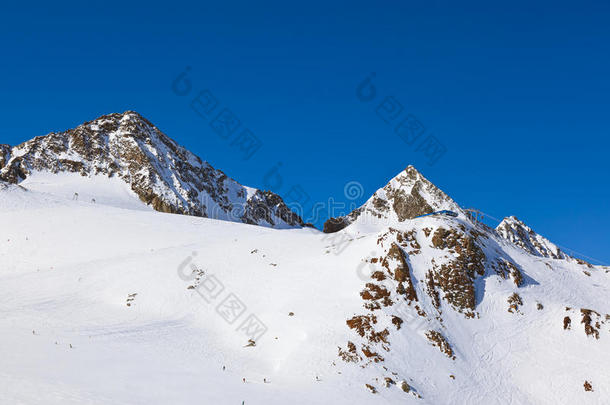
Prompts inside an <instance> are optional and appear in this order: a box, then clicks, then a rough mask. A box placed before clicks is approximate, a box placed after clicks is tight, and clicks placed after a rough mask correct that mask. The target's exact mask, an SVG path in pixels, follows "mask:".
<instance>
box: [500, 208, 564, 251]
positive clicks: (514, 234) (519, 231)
mask: <svg viewBox="0 0 610 405" xmlns="http://www.w3.org/2000/svg"><path fill="white" fill-rule="evenodd" d="M496 231H497V232H498V233H499V234H500V235H501V236H502V237H503V238H504V239H507V240H508V241H510V242H511V243H513V244H515V245H517V246H519V247H520V248H522V249H523V250H525V251H526V252H528V253H529V254H532V255H534V256H540V257H548V258H551V259H568V258H569V257H570V256H568V255H566V254H565V253H564V252H562V251H561V249H559V247H557V246H556V245H555V244H554V243H552V242H551V241H550V240H548V239H547V238H545V237H543V236H541V235H538V234H537V233H536V232H534V231H533V230H532V228H530V227H529V226H527V225H526V224H524V223H523V222H522V221H520V220H519V219H517V218H516V217H514V216H511V217H506V218H504V220H502V222H501V223H500V224H499V225H498V226H497V227H496Z"/></svg>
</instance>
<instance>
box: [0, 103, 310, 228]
mask: <svg viewBox="0 0 610 405" xmlns="http://www.w3.org/2000/svg"><path fill="white" fill-rule="evenodd" d="M34 172H51V173H60V172H72V173H79V174H81V175H82V176H94V175H102V176H107V177H115V176H116V177H118V178H120V179H121V180H123V181H124V182H125V183H127V184H129V186H130V188H131V189H132V190H133V191H134V192H135V193H136V194H137V195H138V197H139V198H140V199H141V200H142V201H143V202H144V203H146V204H148V205H150V206H152V207H153V208H154V209H156V210H157V211H162V212H171V213H179V214H187V215H196V216H205V217H210V218H217V219H224V220H230V221H237V222H245V223H249V224H257V225H264V226H271V227H280V228H285V227H295V226H302V225H303V221H302V220H301V218H300V217H299V216H298V215H297V214H295V213H294V212H292V211H291V210H290V209H288V207H287V206H286V205H285V204H284V202H283V200H282V199H281V198H280V197H279V196H278V195H276V194H274V193H272V192H269V191H261V190H257V189H254V188H250V187H245V186H242V185H241V184H239V183H237V182H236V181H235V180H233V179H231V178H229V177H227V175H225V174H224V173H223V172H222V171H220V170H217V169H214V168H213V167H212V166H211V165H210V164H208V163H207V162H204V161H202V160H201V159H200V158H199V157H197V156H195V155H194V154H193V153H191V152H189V151H188V150H186V149H185V148H183V147H182V146H179V145H178V144H177V143H176V142H174V141H173V140H172V139H170V138H169V137H168V136H166V135H165V134H164V133H162V132H161V131H160V130H159V129H158V128H157V127H156V126H154V125H153V124H152V123H151V122H150V121H148V120H147V119H145V118H144V117H142V116H141V115H140V114H138V113H136V112H134V111H126V112H124V113H122V114H117V113H114V114H108V115H104V116H101V117H99V118H97V119H95V120H93V121H89V122H86V123H84V124H82V125H80V126H78V127H77V128H74V129H70V130H68V131H63V132H52V133H50V134H48V135H45V136H39V137H36V138H34V139H32V140H30V141H27V142H24V143H22V144H21V145H18V146H16V147H14V148H11V147H9V146H7V145H0V180H3V181H7V182H9V183H16V184H17V183H20V182H21V181H23V180H24V179H26V178H27V177H28V176H29V175H30V174H32V173H34Z"/></svg>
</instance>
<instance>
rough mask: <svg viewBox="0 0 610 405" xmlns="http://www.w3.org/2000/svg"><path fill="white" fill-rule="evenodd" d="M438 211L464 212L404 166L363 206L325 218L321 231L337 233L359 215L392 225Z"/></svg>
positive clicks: (430, 184) (425, 180)
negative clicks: (347, 212)
mask: <svg viewBox="0 0 610 405" xmlns="http://www.w3.org/2000/svg"><path fill="white" fill-rule="evenodd" d="M439 210H449V211H454V212H456V213H461V214H464V213H463V211H462V210H461V209H460V207H459V206H458V204H456V203H455V201H453V200H452V199H451V198H450V197H449V196H448V195H447V194H445V193H444V192H443V191H441V190H440V189H439V188H438V187H436V186H435V185H434V184H432V183H431V182H430V181H429V180H428V179H426V178H425V177H424V176H423V175H422V174H421V173H420V172H418V171H417V169H415V167H413V166H408V167H407V168H406V169H405V170H403V171H402V172H400V173H399V174H398V175H397V176H396V177H394V178H393V179H392V180H390V182H389V183H388V184H386V185H385V187H383V188H380V189H379V190H377V191H376V192H375V194H373V196H372V197H371V198H369V199H368V200H367V202H366V203H364V205H362V206H361V207H359V208H357V209H355V210H354V211H352V212H351V213H350V214H348V215H346V216H341V217H336V218H331V219H329V220H328V221H326V223H325V224H324V232H328V233H331V232H337V231H339V230H341V229H343V228H345V227H346V226H348V225H350V224H351V223H353V222H355V221H357V220H363V218H367V219H369V220H371V221H372V222H382V223H384V224H386V225H392V224H396V223H400V222H404V221H405V220H408V219H413V218H415V217H417V216H419V215H424V214H429V213H431V212H434V211H439Z"/></svg>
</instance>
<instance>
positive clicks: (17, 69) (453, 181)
mask: <svg viewBox="0 0 610 405" xmlns="http://www.w3.org/2000/svg"><path fill="white" fill-rule="evenodd" d="M89 3H90V2H78V3H75V4H69V5H67V4H66V3H64V4H66V5H60V4H58V3H55V2H53V3H46V4H36V3H27V4H26V5H17V2H11V4H4V5H3V10H2V13H1V14H0V23H1V24H0V34H1V35H0V44H1V45H2V64H1V65H0V88H1V90H2V93H1V94H2V96H1V98H0V103H1V104H0V111H1V114H2V119H1V120H0V142H2V143H9V144H13V145H14V144H17V143H20V142H22V141H25V140H27V139H30V138H32V137H34V136H36V135H43V134H46V133H48V132H50V131H56V130H64V129H68V128H71V127H74V126H76V125H78V124H80V123H82V122H83V121H86V120H90V119H93V118H95V117H97V116H99V115H102V114H106V113H110V112H122V111H125V110H136V111H138V112H140V113H141V114H142V115H144V116H145V117H147V118H148V119H150V120H151V121H152V122H153V123H155V124H156V125H157V126H158V127H159V128H161V130H163V131H164V132H165V133H166V134H168V135H169V136H170V137H172V138H174V139H175V140H177V141H178V142H179V143H181V144H182V145H184V146H186V147H187V148H189V149H190V150H192V151H193V152H195V153H196V154H198V155H199V156H201V157H202V158H203V159H206V160H208V161H209V162H210V163H211V164H212V165H214V166H215V167H217V168H220V169H222V170H224V171H225V172H226V173H227V174H228V175H230V176H231V177H233V178H235V179H236V180H238V181H239V182H241V183H243V184H247V185H252V186H255V187H263V188H264V187H265V185H266V184H265V174H266V173H268V171H269V170H270V169H271V168H272V167H273V166H274V165H276V164H277V163H281V166H280V173H281V175H282V179H283V184H282V185H280V186H279V188H278V189H276V190H274V191H276V192H278V193H279V194H281V195H286V194H287V193H288V192H289V189H290V188H291V187H292V186H294V185H299V186H301V187H302V189H303V190H305V191H306V192H307V193H308V194H309V196H310V198H311V200H310V201H318V200H319V201H326V200H327V199H328V198H329V197H332V198H334V199H336V200H337V201H347V202H349V200H347V199H346V198H345V196H344V192H343V188H344V185H345V184H346V183H347V182H349V181H358V182H360V183H361V184H362V185H363V187H364V192H365V195H363V196H362V197H361V198H359V199H358V200H357V202H358V203H361V202H363V201H364V200H366V198H367V197H368V196H369V195H370V194H371V193H373V192H374V191H375V190H376V189H377V188H379V187H382V186H383V185H384V184H385V183H386V181H387V180H388V179H390V178H391V177H393V176H394V175H396V174H397V173H398V172H399V171H400V170H402V169H403V168H404V167H406V166H407V165H408V164H413V165H415V166H416V167H417V168H418V169H419V170H420V171H422V172H423V173H424V175H426V176H427V177H428V178H430V179H431V180H432V181H433V182H434V183H436V184H437V185H438V186H439V187H441V188H442V189H443V190H444V191H446V192H447V193H448V194H449V195H451V196H452V197H453V198H454V199H455V200H456V201H457V202H458V203H460V204H461V205H463V206H473V207H477V208H479V209H481V210H482V211H484V212H487V213H488V214H491V215H493V216H495V217H500V218H501V217H503V216H507V215H516V216H518V217H519V218H521V219H522V220H524V221H525V222H526V223H528V224H530V225H531V226H532V227H533V228H534V229H535V230H537V231H538V232H539V233H541V234H543V235H545V236H547V237H549V238H550V239H551V240H553V241H555V242H556V243H558V244H560V245H564V246H568V247H571V248H573V249H575V250H577V251H579V252H582V253H585V254H587V255H590V256H593V257H596V258H598V259H600V260H602V261H605V262H610V249H609V246H610V232H609V230H610V209H609V208H610V204H609V201H610V187H609V185H610V180H609V174H610V170H609V169H608V167H609V165H608V157H609V156H608V147H609V146H610V137H609V129H608V128H609V123H608V117H609V111H610V109H609V107H610V99H609V94H610V75H609V72H610V24H609V23H608V21H610V3H608V2H603V1H598V2H587V1H585V2H576V3H575V2H569V3H568V2H561V1H560V2H557V1H553V2H531V1H528V2H504V3H502V4H501V5H500V3H497V2H476V3H474V2H459V3H456V2H435V1H426V2H412V1H395V2H389V1H388V2H370V1H367V2H354V1H350V2H345V3H339V2H329V1H326V2H322V3H315V2H311V1H309V2H304V3H298V4H297V3H293V2H277V3H259V2H243V3H241V2H240V3H233V2H231V3H229V2H222V1H214V2H198V3H192V4H186V3H179V2H169V3H168V2H164V3H163V5H156V4H155V3H151V2H146V3H141V4H140V5H128V4H125V3H112V2H100V3H99V4H89ZM186 66H190V67H191V70H190V72H189V79H190V80H191V84H192V90H191V94H189V95H187V96H178V95H176V94H175V93H174V92H173V91H172V81H173V79H174V78H175V77H176V76H177V75H179V74H180V73H181V72H182V71H183V70H184V68H185V67H186ZM371 72H374V73H375V77H374V81H373V83H374V85H375V87H376V89H377V94H376V98H375V99H374V100H373V101H370V102H363V101H361V100H360V99H358V98H357V97H356V88H357V86H358V84H359V83H360V82H361V81H362V80H363V79H364V78H366V77H367V76H368V75H369V74H370V73H371ZM204 89H209V90H210V92H211V93H212V94H213V95H214V96H215V97H216V98H217V99H218V102H219V106H218V108H219V109H220V108H229V109H230V110H231V111H233V113H234V114H235V116H236V117H237V118H238V119H239V120H240V121H241V125H242V128H248V129H250V130H251V131H252V133H253V134H255V136H256V137H257V138H258V139H259V140H260V141H261V142H262V147H261V148H260V149H259V150H258V151H257V153H256V154H255V155H253V156H252V158H250V159H248V160H243V159H242V156H241V154H240V152H239V150H238V149H237V148H236V146H235V145H233V146H232V145H231V141H230V140H225V139H223V138H221V137H220V136H218V135H217V134H216V133H215V132H214V131H213V130H212V128H211V127H210V125H209V121H206V120H204V119H203V118H201V117H200V116H199V115H197V114H196V113H195V112H194V111H193V110H192V109H191V108H190V107H189V102H190V99H191V98H192V97H191V96H194V95H196V93H198V92H199V91H202V90H204ZM386 96H393V97H394V98H395V100H397V101H399V102H400V103H401V105H402V106H403V112H402V114H403V115H401V116H400V117H403V116H405V117H406V116H407V115H409V114H410V115H411V116H413V117H416V118H417V120H418V121H419V122H421V124H422V125H423V126H424V127H425V128H426V132H425V133H424V135H423V137H422V138H420V139H424V138H425V137H426V136H427V135H428V134H433V135H434V136H435V137H436V139H437V140H438V141H440V142H441V143H442V145H443V146H444V147H445V148H446V150H447V151H446V153H445V154H444V155H443V156H442V157H441V158H440V159H439V160H438V161H437V162H436V164H434V165H429V164H428V158H427V157H426V155H425V154H424V153H423V152H422V151H421V150H420V151H417V144H414V145H413V146H410V145H408V144H407V143H405V142H404V141H403V140H402V139H401V138H400V137H399V136H398V135H397V134H396V133H395V132H394V129H395V126H396V125H394V124H395V123H396V122H395V121H392V123H386V122H384V121H383V120H382V119H381V118H380V116H379V115H378V114H377V113H376V106H377V105H378V104H379V103H380V102H381V101H382V100H383V99H384V98H385V97H386ZM399 120H400V119H399ZM319 224H320V223H318V225H319Z"/></svg>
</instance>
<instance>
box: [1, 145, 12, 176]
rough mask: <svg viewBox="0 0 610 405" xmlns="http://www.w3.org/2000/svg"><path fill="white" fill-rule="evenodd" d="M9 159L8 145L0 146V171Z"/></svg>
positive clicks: (9, 149)
mask: <svg viewBox="0 0 610 405" xmlns="http://www.w3.org/2000/svg"><path fill="white" fill-rule="evenodd" d="M10 157H11V147H10V146H9V145H4V144H0V170H1V169H2V168H3V167H4V166H5V165H6V163H7V162H8V160H9V159H10Z"/></svg>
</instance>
